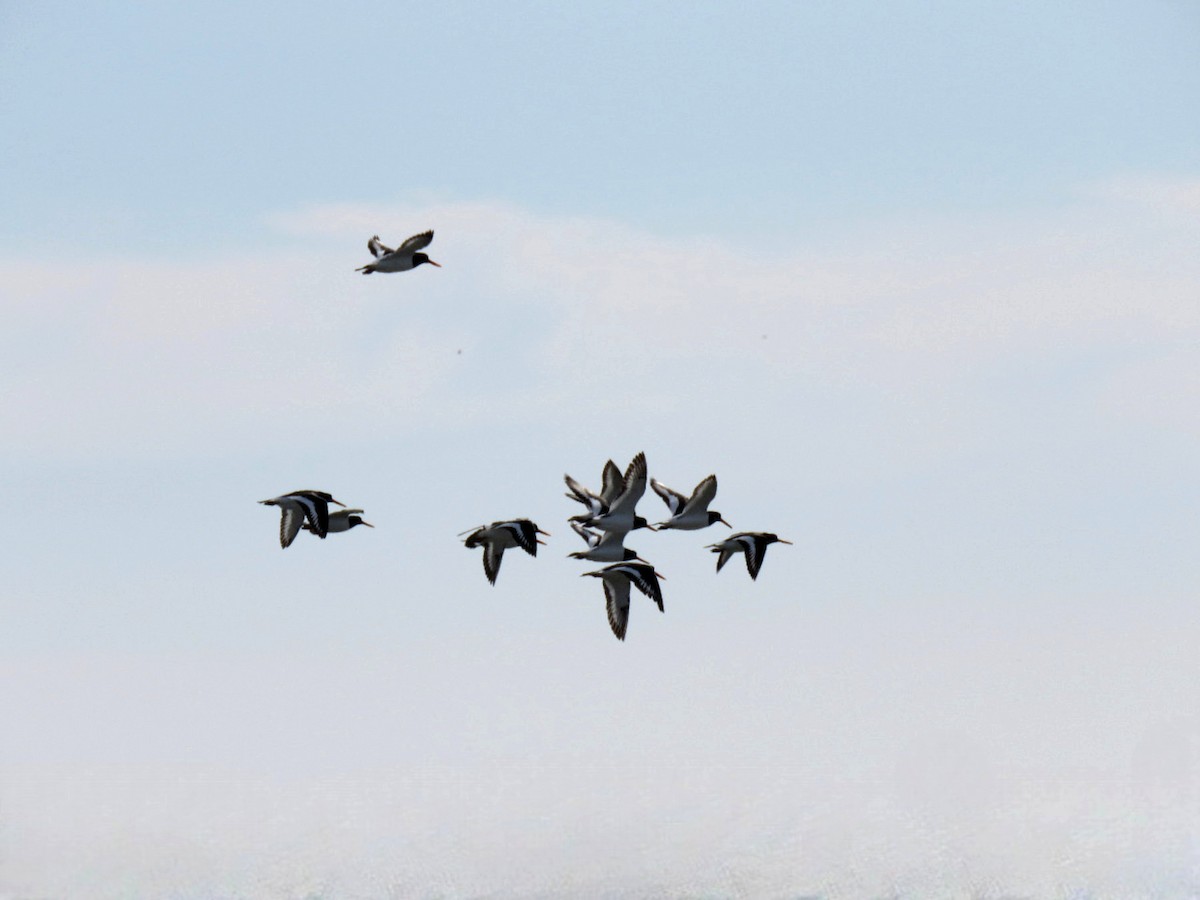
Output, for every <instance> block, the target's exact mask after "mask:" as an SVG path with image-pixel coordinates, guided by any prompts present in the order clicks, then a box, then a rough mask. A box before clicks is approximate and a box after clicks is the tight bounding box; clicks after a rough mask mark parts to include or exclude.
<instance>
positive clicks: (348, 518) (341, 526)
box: [300, 509, 375, 534]
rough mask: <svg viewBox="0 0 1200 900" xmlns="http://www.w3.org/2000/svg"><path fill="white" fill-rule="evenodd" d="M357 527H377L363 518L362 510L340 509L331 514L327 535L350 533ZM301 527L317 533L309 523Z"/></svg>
mask: <svg viewBox="0 0 1200 900" xmlns="http://www.w3.org/2000/svg"><path fill="white" fill-rule="evenodd" d="M356 525H366V526H367V527H368V528H374V527H375V526H374V525H372V524H371V523H370V522H368V521H366V520H365V519H364V518H363V517H362V510H361V509H339V510H337V511H336V512H331V513H330V514H329V527H328V528H327V529H326V533H327V534H339V533H340V532H343V531H349V530H350V529H351V528H354V527H355V526H356ZM300 527H301V528H303V529H304V530H305V531H312V533H313V534H316V532H315V531H313V527H312V526H311V525H309V524H308V523H307V522H305V523H304V524H303V525H301V526H300Z"/></svg>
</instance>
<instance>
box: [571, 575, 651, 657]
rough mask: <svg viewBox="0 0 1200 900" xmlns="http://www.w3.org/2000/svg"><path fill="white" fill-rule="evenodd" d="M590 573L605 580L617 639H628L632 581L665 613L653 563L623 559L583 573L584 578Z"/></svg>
mask: <svg viewBox="0 0 1200 900" xmlns="http://www.w3.org/2000/svg"><path fill="white" fill-rule="evenodd" d="M587 575H591V576H593V577H594V578H599V579H601V580H603V582H604V599H605V601H606V604H607V607H608V625H609V627H610V628H612V632H613V634H615V635H616V636H617V640H619V641H623V640H625V629H626V627H627V626H628V625H629V586H630V585H631V584H632V585H633V586H634V587H636V588H637V589H638V590H639V591H641V592H642V593H643V594H645V595H646V596H647V597H649V598H650V599H651V600H653V601H654V602H655V603H656V604H657V605H658V611H659V612H663V611H664V610H663V598H662V587H661V586H660V585H659V583H658V580H659V579H660V578H663V579H665V576H663V575H659V574H658V572H656V571H654V566H652V565H650V564H649V563H635V562H622V563H615V564H614V565H611V566H605V567H604V568H603V569H599V570H597V571H595V572H584V573H583V576H580V577H584V576H587Z"/></svg>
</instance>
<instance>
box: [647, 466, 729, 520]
mask: <svg viewBox="0 0 1200 900" xmlns="http://www.w3.org/2000/svg"><path fill="white" fill-rule="evenodd" d="M650 486H651V487H652V488H654V493H656V494H658V496H660V497H662V499H663V503H665V504H667V509H669V510H670V511H671V518H669V519H668V520H667V521H665V522H660V523H659V524H657V525H655V526H654V530H655V531H664V530H666V529H668V528H676V529H679V530H680V531H696V530H698V529H700V528H707V527H708V526H709V525H712V524H713V523H715V522H720V523H721V524H722V525H724V526H726V527H727V528H732V527H733V526H732V525H730V524H729V523H728V522H726V521H725V520H724V519H722V518H721V514H720V513H719V512H716V511H711V510H709V508H708V504H710V503H712V501H713V498H714V497H716V496H717V476H716V475H709V476H708V477H707V478H705V479H704V480H703V481H701V482H700V483H699V484H698V485H696V489H695V490H694V491H692V496H690V497H685V496H683V494H681V493H679V492H678V491H673V490H671V489H670V488H669V487H667V486H666V485H665V484H663V483H662V482H660V481H656V480H655V479H653V478H652V479H650Z"/></svg>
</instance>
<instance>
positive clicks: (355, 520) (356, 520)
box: [346, 516, 375, 529]
mask: <svg viewBox="0 0 1200 900" xmlns="http://www.w3.org/2000/svg"><path fill="white" fill-rule="evenodd" d="M346 521H347V522H349V523H350V524H349V525H347V526H346V527H347V529H350V528H353V527H354V526H355V525H366V526H367V527H368V528H374V527H375V526H374V525H372V524H371V523H370V522H364V521H363V517H362V516H348V517H347V518H346Z"/></svg>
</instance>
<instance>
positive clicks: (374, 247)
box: [354, 231, 442, 275]
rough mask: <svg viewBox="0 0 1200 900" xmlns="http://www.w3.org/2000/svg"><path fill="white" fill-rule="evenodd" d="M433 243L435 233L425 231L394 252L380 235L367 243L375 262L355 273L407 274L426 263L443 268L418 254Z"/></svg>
mask: <svg viewBox="0 0 1200 900" xmlns="http://www.w3.org/2000/svg"><path fill="white" fill-rule="evenodd" d="M432 242H433V232H432V231H423V232H421V233H420V234H414V235H413V236H412V237H410V238H409V239H408V240H406V241H405V242H404V243H403V244H401V245H400V246H399V247H397V248H396V249H395V250H393V249H392V248H391V247H387V246H385V245H384V244H383V243H381V242H380V240H379V235H375V236H374V237H372V238H371V239H370V240H369V241H367V249H368V250H370V251H371V255H372V256H373V257H375V262H373V263H367V264H366V265H365V266H361V267H359V268H357V269H355V270H354V271H355V272H362V273H363V274H364V275H370V274H371V273H372V272H407V271H408V270H409V269H415V268H416V267H417V266H419V265H422V264H424V263H429V265H431V266H437V267H438V268H439V269H440V268H441V267H442V264H441V263H435V262H434V261H433V260H432V259H430V258H429V257H428V256H427V255H426V254H424V253H418V252H417V251H418V250H424V249H425V248H426V247H428V246H429V245H430V244H431V243H432Z"/></svg>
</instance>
